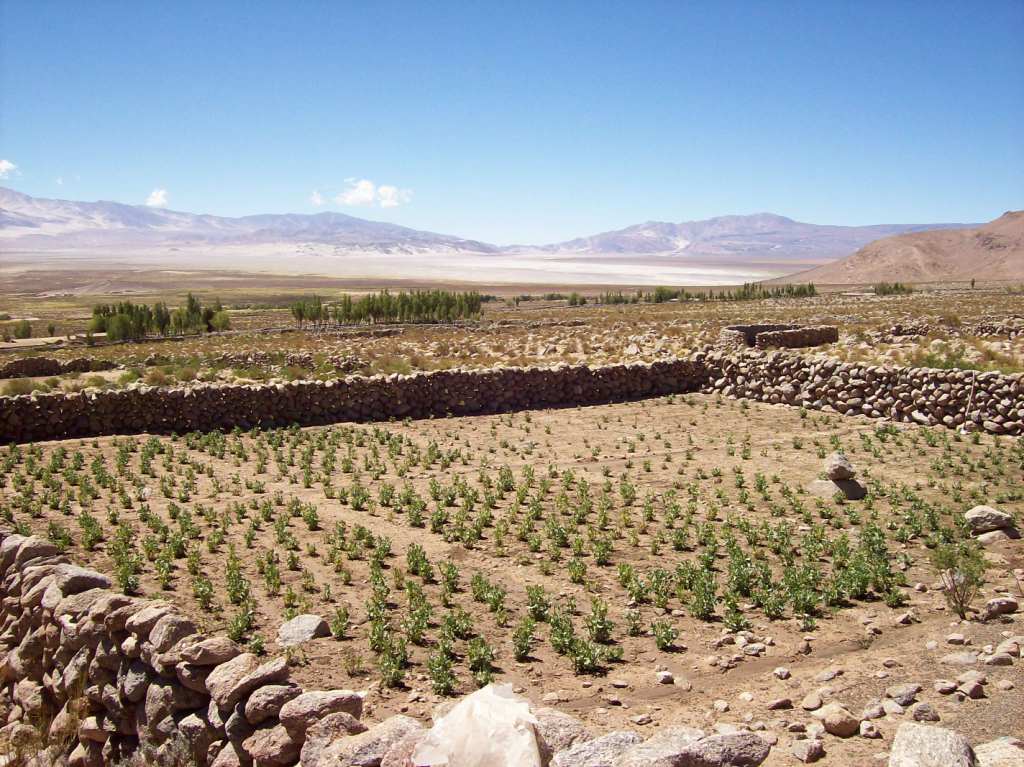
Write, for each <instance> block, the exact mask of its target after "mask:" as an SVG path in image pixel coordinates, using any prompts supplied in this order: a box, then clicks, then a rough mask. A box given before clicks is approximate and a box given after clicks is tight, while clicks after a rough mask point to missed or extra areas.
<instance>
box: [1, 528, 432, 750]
mask: <svg viewBox="0 0 1024 767" xmlns="http://www.w3.org/2000/svg"><path fill="white" fill-rule="evenodd" d="M0 541H2V542H0V597H2V602H0V653H3V655H2V656H0V683H2V685H3V693H4V698H3V703H4V704H5V705H6V706H7V708H8V709H9V710H8V712H7V714H8V715H7V724H6V725H5V726H3V727H2V728H0V739H2V740H4V741H5V742H7V743H11V744H13V745H14V746H16V747H17V746H19V745H29V744H31V743H34V742H38V735H37V728H38V727H39V726H48V727H49V736H50V737H49V738H48V739H47V741H48V742H49V743H50V744H51V745H50V746H49V747H48V748H49V749H50V750H51V751H52V752H53V753H48V754H45V755H44V756H45V757H46V758H44V759H42V760H41V761H40V762H39V764H58V763H63V764H68V765H69V766H70V767H101V766H102V765H107V764H114V763H116V762H118V761H119V760H121V759H124V758H125V757H127V756H128V755H130V754H133V753H136V752H141V753H143V754H144V755H145V756H146V758H147V761H150V762H152V763H154V764H195V765H197V767H206V766H207V765H213V766H214V767H228V766H229V765H233V766H234V767H238V765H252V764H256V765H288V764H295V763H296V762H297V761H298V760H299V756H300V754H301V752H302V748H303V746H304V744H305V742H306V741H307V734H308V733H311V732H314V730H313V727H314V725H317V724H322V723H324V722H328V721H329V720H330V721H331V722H333V723H334V725H335V730H334V731H332V732H331V733H330V735H331V736H332V737H336V736H338V734H339V732H340V734H342V735H347V734H348V733H352V734H357V733H363V732H367V726H366V725H364V724H363V723H362V722H360V721H359V719H360V716H361V714H362V709H363V694H362V693H359V692H354V691H352V690H332V691H303V690H302V689H301V688H300V687H298V686H297V685H295V684H293V683H292V682H291V681H290V680H289V667H288V664H287V663H286V661H285V659H284V658H271V659H267V658H258V657H256V656H255V655H252V654H251V653H247V652H243V651H242V649H241V648H240V647H238V646H237V645H236V644H235V643H234V642H232V641H231V640H230V639H228V638H227V637H223V636H205V635H203V634H200V633H198V632H197V630H196V627H195V625H194V624H193V623H192V621H190V620H189V619H188V618H187V617H185V616H183V615H181V614H179V613H178V612H177V611H176V610H175V608H174V607H173V606H172V605H170V604H168V603H166V602H159V601H151V600H145V599H138V598H133V597H129V596H125V595H124V594H119V593H116V592H113V591H110V590H109V587H110V579H109V578H108V577H107V576H105V575H103V574H101V573H98V572H94V571H92V570H87V569H85V568H82V567H78V566H76V565H73V564H71V563H70V562H69V561H68V559H67V557H65V556H63V555H61V554H59V553H58V550H57V548H56V547H55V546H54V545H53V544H52V543H50V542H49V541H46V540H44V539H42V538H38V537H35V536H31V537H24V536H21V535H18V534H15V533H12V532H10V531H6V530H5V531H0ZM339 713H341V714H344V717H343V718H342V717H339V716H338V714H339ZM332 716H333V717H334V719H333V720H331V719H330V718H331V717H332ZM394 719H400V720H401V721H400V722H398V723H397V724H399V725H401V726H400V727H398V728H397V729H401V730H403V731H405V732H411V731H415V730H420V729H422V727H421V725H420V724H419V723H418V722H416V721H415V720H412V719H409V718H407V717H400V718H397V717H393V718H392V719H391V720H386V722H385V723H383V724H386V725H388V727H389V730H388V732H392V731H394V730H395V729H396V727H395V724H396V723H395V722H394V721H393V720H394ZM339 720H341V721H340V722H339ZM380 726H381V725H378V727H380ZM321 729H324V728H323V727H321ZM369 732H373V730H369ZM364 740H365V739H364ZM378 745H379V747H381V748H383V749H384V750H386V749H387V747H388V746H389V745H390V744H386V743H383V742H381V743H380V744H378ZM62 757H65V758H66V759H67V760H66V761H62V760H61V758H62Z"/></svg>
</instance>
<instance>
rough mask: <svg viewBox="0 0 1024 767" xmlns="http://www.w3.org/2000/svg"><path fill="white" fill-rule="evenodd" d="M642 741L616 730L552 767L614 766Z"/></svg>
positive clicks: (564, 753)
mask: <svg viewBox="0 0 1024 767" xmlns="http://www.w3.org/2000/svg"><path fill="white" fill-rule="evenodd" d="M642 742H643V738H642V737H640V735H639V733H636V732H633V731H632V730H616V731H615V732H609V733H608V734H607V735H602V736H601V737H600V738H594V739H593V740H588V741H584V742H582V743H576V744H575V745H574V746H572V747H571V748H568V749H566V750H565V751H560V752H559V753H557V754H555V758H554V759H553V760H552V761H551V764H552V767H614V766H615V764H616V761H617V760H618V759H619V757H621V756H622V755H623V754H624V753H626V751H628V750H629V749H630V748H632V747H633V746H635V745H637V744H638V743H642ZM303 767H307V765H303Z"/></svg>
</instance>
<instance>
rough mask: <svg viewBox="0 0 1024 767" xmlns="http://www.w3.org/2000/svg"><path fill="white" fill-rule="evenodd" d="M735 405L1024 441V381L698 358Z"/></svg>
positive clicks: (782, 358)
mask: <svg viewBox="0 0 1024 767" xmlns="http://www.w3.org/2000/svg"><path fill="white" fill-rule="evenodd" d="M698 359H700V360H701V361H703V362H704V363H705V364H706V365H707V366H708V374H709V376H710V378H711V380H712V383H711V385H710V387H711V389H712V390H715V391H720V392H722V393H723V394H725V395H727V396H731V397H747V398H750V399H755V400H759V401H762V402H771V403H782V404H786V405H794V406H802V407H807V408H813V409H817V410H832V411H835V412H838V413H843V414H845V415H865V416H869V417H872V418H885V419H888V420H892V421H905V422H913V423H919V424H922V425H925V426H946V427H949V428H959V427H963V428H965V429H967V430H984V431H987V432H990V433H992V434H1014V435H1016V434H1024V375H1022V374H1019V373H1018V374H1016V375H1004V374H1002V373H994V372H993V373H978V372H975V371H973V370H938V369H933V368H908V367H892V366H881V365H862V364H857V363H849V362H840V361H838V360H832V359H815V358H810V357H805V356H802V355H798V354H787V353H785V352H748V353H746V354H732V355H730V354H723V353H710V354H707V355H698Z"/></svg>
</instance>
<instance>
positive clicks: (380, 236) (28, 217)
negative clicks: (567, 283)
mask: <svg viewBox="0 0 1024 767" xmlns="http://www.w3.org/2000/svg"><path fill="white" fill-rule="evenodd" d="M266 243H274V244H280V243H296V244H300V243H301V244H306V243H318V244H327V245H333V246H341V247H352V248H355V249H358V250H371V251H379V252H381V253H389V252H416V251H422V250H449V251H450V250H456V251H468V252H473V253H495V252H497V251H498V248H496V247H494V246H493V245H488V244H486V243H483V242H477V241H475V240H464V239H462V238H459V237H451V236H448V235H443V234H435V233H433V232H422V231H419V230H417V229H409V228H407V227H404V226H398V225H396V224H387V223H382V222H379V221H367V220H366V219H361V218H356V217H354V216H346V215H345V214H343V213H331V212H325V213H315V214H312V215H299V214H283V215H257V216H242V217H241V218H227V217H223V216H210V215H197V214H193V213H181V212H179V211H173V210H165V209H163V208H150V207H146V206H142V205H123V204H121V203H118V202H72V201H69V200H49V199H43V198H36V197H30V196H29V195H26V194H21V193H20V192H15V191H14V190H12V189H4V188H2V187H0V247H8V248H17V249H18V250H22V251H40V250H67V249H75V248H98V247H102V248H116V249H130V248H147V247H150V248H151V247H157V246H190V245H192V246H194V245H209V246H215V245H237V244H243V245H244V244H251V245H256V244H266Z"/></svg>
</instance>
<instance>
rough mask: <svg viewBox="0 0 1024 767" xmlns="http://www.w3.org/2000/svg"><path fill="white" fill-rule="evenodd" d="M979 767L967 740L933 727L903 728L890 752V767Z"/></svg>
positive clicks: (906, 724) (926, 725) (901, 726)
mask: <svg viewBox="0 0 1024 767" xmlns="http://www.w3.org/2000/svg"><path fill="white" fill-rule="evenodd" d="M977 766H978V763H977V760H976V759H975V756H974V751H972V750H971V744H970V743H968V742H967V738H965V737H964V736H963V735H959V734H957V733H955V732H953V731H952V730H946V729H943V728H942V727H935V726H934V725H930V724H913V723H911V722H905V723H903V724H901V725H900V727H899V729H898V730H896V737H894V738H893V741H892V748H891V749H890V750H889V767H977Z"/></svg>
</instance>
